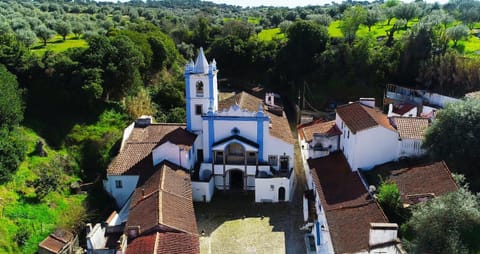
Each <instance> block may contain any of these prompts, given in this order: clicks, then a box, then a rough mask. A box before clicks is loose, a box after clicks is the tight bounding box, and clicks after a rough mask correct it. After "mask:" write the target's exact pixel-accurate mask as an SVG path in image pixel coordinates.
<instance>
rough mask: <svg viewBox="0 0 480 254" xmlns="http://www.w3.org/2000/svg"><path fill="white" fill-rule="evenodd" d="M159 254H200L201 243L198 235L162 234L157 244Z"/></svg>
mask: <svg viewBox="0 0 480 254" xmlns="http://www.w3.org/2000/svg"><path fill="white" fill-rule="evenodd" d="M156 253H157V254H171V253H178V254H198V253H200V241H199V239H198V236H197V235H192V234H186V233H170V232H167V233H162V234H159V237H158V242H157V252H156Z"/></svg>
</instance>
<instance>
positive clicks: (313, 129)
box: [301, 120, 342, 142]
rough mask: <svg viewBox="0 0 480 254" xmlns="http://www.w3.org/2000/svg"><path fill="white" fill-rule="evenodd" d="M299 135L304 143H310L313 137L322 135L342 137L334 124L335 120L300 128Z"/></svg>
mask: <svg viewBox="0 0 480 254" xmlns="http://www.w3.org/2000/svg"><path fill="white" fill-rule="evenodd" d="M301 133H302V134H303V137H304V139H305V141H307V142H310V141H312V140H313V136H314V135H315V134H317V135H324V136H327V137H331V136H338V135H342V132H341V131H340V130H339V129H338V127H337V125H336V124H335V120H333V121H329V122H318V123H315V124H312V125H308V126H305V127H302V128H301Z"/></svg>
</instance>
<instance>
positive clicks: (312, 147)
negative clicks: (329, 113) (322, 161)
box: [298, 121, 342, 159]
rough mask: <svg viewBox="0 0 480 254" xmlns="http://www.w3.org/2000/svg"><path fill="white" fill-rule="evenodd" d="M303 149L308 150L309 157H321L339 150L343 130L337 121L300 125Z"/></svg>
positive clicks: (299, 132)
mask: <svg viewBox="0 0 480 254" xmlns="http://www.w3.org/2000/svg"><path fill="white" fill-rule="evenodd" d="M298 135H299V137H300V145H301V147H302V150H307V151H308V158H313V159H315V158H319V157H323V156H327V155H329V154H330V153H331V152H334V151H337V150H338V147H339V143H340V136H341V135H342V132H341V131H340V130H339V129H338V127H337V125H336V124H335V121H328V122H322V121H315V122H312V123H309V124H304V125H302V126H299V127H298Z"/></svg>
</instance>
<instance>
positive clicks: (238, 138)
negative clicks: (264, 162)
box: [212, 135, 258, 148]
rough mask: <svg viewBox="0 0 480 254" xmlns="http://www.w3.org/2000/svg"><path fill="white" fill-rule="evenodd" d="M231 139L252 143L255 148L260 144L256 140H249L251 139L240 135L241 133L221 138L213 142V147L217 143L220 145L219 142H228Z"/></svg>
mask: <svg viewBox="0 0 480 254" xmlns="http://www.w3.org/2000/svg"><path fill="white" fill-rule="evenodd" d="M231 140H238V141H241V142H243V143H245V144H247V145H250V146H253V147H255V148H258V144H257V143H255V142H253V141H251V140H249V139H247V138H244V137H242V136H240V135H233V136H229V137H226V138H224V139H221V140H219V141H217V142H215V143H213V144H212V147H214V146H216V145H219V144H223V143H226V142H228V141H231Z"/></svg>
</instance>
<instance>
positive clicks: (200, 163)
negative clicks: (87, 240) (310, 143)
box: [104, 49, 294, 207]
mask: <svg viewBox="0 0 480 254" xmlns="http://www.w3.org/2000/svg"><path fill="white" fill-rule="evenodd" d="M217 73H218V70H217V66H216V63H215V60H213V61H212V62H211V63H208V62H207V59H206V57H205V55H204V53H203V50H202V49H200V51H199V54H198V57H197V59H196V61H195V62H193V61H191V62H190V63H189V64H187V65H186V67H185V88H186V90H185V93H186V113H187V119H186V120H187V121H186V124H165V123H154V122H153V119H152V118H151V117H142V118H140V119H137V120H136V121H135V122H134V123H132V124H131V125H130V126H128V127H127V128H126V129H125V131H124V135H123V139H122V145H121V149H120V152H119V154H118V156H117V157H116V158H115V159H114V160H113V161H112V163H111V164H110V165H109V167H108V169H107V179H106V180H104V187H105V190H106V191H107V192H108V193H110V194H111V195H112V197H114V198H115V201H116V204H117V206H118V207H123V206H124V205H125V204H128V201H129V199H130V198H131V195H132V193H133V192H134V190H135V188H137V187H138V186H140V185H141V184H143V183H144V182H145V181H146V179H147V178H148V177H149V176H150V175H152V174H153V173H154V172H155V171H156V170H158V167H159V165H162V162H168V163H170V164H173V165H176V166H177V167H179V168H182V169H183V170H184V171H186V172H189V173H190V175H191V176H192V180H191V181H192V196H193V200H194V201H205V202H208V201H210V200H211V198H212V196H213V194H214V191H215V189H216V190H220V191H232V190H233V191H255V201H256V202H279V201H290V200H291V196H292V193H293V184H294V174H293V163H294V160H293V158H294V152H293V151H294V138H293V136H292V134H291V130H290V127H289V124H288V121H287V118H286V116H285V113H284V111H283V107H281V106H279V105H276V104H275V103H276V101H275V99H276V97H277V96H276V95H275V94H273V93H267V94H266V95H265V97H264V98H265V99H263V98H262V99H261V98H258V97H256V96H253V95H251V94H248V93H246V92H242V93H238V94H236V95H233V96H232V97H229V98H227V99H225V100H222V101H219V92H218V87H217Z"/></svg>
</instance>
